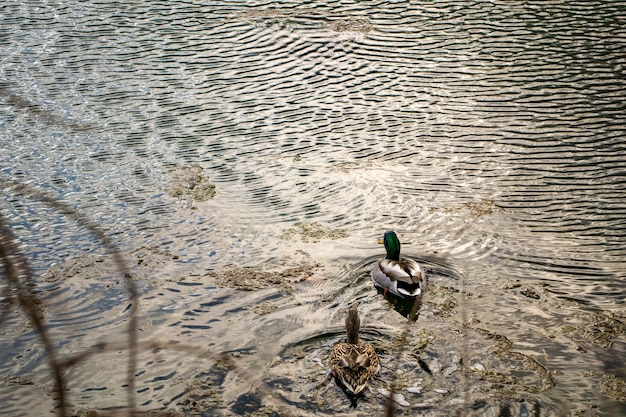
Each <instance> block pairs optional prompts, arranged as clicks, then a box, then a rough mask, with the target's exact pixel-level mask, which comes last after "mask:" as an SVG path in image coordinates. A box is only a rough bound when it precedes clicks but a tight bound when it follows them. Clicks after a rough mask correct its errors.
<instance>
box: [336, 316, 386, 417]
mask: <svg viewBox="0 0 626 417" xmlns="http://www.w3.org/2000/svg"><path fill="white" fill-rule="evenodd" d="M360 326H361V320H360V318H359V312H358V311H357V309H356V307H354V306H352V307H350V309H349V310H348V315H347V317H346V333H347V341H346V342H340V343H337V344H336V345H335V346H334V347H333V350H332V351H331V352H330V355H329V357H328V362H329V363H330V369H331V372H332V375H333V377H335V380H336V381H337V385H339V386H340V387H341V388H342V389H343V390H344V392H345V393H346V394H347V395H348V397H349V398H350V399H351V401H352V406H353V407H356V398H357V397H358V396H359V394H361V392H362V391H363V390H364V389H365V387H366V386H367V383H368V381H369V380H370V379H372V377H373V376H374V375H375V374H376V373H377V372H378V371H379V370H380V360H379V359H378V355H377V354H376V351H375V350H374V347H373V346H372V345H370V344H367V343H359V328H360Z"/></svg>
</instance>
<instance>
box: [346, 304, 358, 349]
mask: <svg viewBox="0 0 626 417" xmlns="http://www.w3.org/2000/svg"><path fill="white" fill-rule="evenodd" d="M360 327H361V319H360V318H359V311H358V310H357V309H356V307H355V306H352V307H350V309H349V310H348V315H347V316H346V331H347V333H348V340H347V341H348V343H350V344H352V345H356V344H358V343H359V328H360Z"/></svg>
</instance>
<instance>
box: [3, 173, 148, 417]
mask: <svg viewBox="0 0 626 417" xmlns="http://www.w3.org/2000/svg"><path fill="white" fill-rule="evenodd" d="M0 184H2V186H3V188H4V189H5V193H6V192H8V191H14V192H16V193H18V194H21V195H24V196H27V197H30V198H33V199H35V200H38V201H41V202H43V203H45V204H47V205H48V206H50V207H52V208H53V209H55V210H57V211H58V212H60V213H61V214H63V215H65V216H67V217H69V218H71V219H73V220H74V221H76V222H77V223H78V224H80V225H81V226H83V227H85V228H86V229H87V230H89V232H90V233H91V234H93V235H94V236H95V237H96V238H98V240H100V242H101V243H102V245H103V246H104V248H105V249H106V250H107V252H109V254H110V255H111V256H112V257H113V261H114V262H115V264H116V266H117V268H118V270H119V271H120V273H121V274H122V277H123V279H124V283H125V284H126V288H127V290H128V293H129V302H130V318H129V321H128V351H129V358H128V370H127V384H128V391H127V392H128V406H129V413H130V414H131V415H132V414H134V413H135V408H136V399H135V373H136V366H137V365H136V363H137V321H138V317H137V312H138V307H139V306H138V303H139V294H138V291H137V286H136V285H135V282H134V281H133V279H132V276H131V275H130V271H129V269H128V267H127V266H126V263H125V261H124V258H123V257H122V255H121V253H120V251H119V250H118V249H117V247H116V246H115V244H114V243H113V241H112V240H111V239H110V238H109V237H108V236H107V235H106V234H105V232H104V231H103V230H102V229H101V228H100V226H98V225H97V224H96V223H95V222H93V221H91V220H89V219H88V218H87V217H85V216H83V215H81V214H80V213H78V212H77V211H76V210H74V209H73V208H72V207H70V206H69V205H67V204H65V203H63V202H61V201H59V200H58V199H56V198H54V197H52V196H50V195H48V194H46V193H44V192H43V191H41V190H39V189H37V188H34V187H31V186H27V185H25V184H21V183H18V182H15V181H13V180H12V179H8V178H5V177H0ZM3 226H4V225H3ZM4 227H6V226H4ZM6 229H7V230H6V231H1V232H2V235H3V236H4V235H6V236H12V234H11V232H10V229H8V227H6ZM5 232H8V233H9V234H5ZM4 259H6V260H8V258H6V257H3V260H4ZM24 260H25V259H24ZM25 265H26V264H25ZM6 268H7V266H6V265H5V269H6ZM13 273H14V277H15V279H16V280H17V275H15V274H16V272H15V271H14V272H13ZM8 276H9V274H7V277H8ZM27 276H31V275H27ZM29 308H32V307H29ZM40 324H41V326H42V329H43V323H40ZM44 332H45V329H44ZM42 334H45V333H42ZM42 341H43V340H42ZM48 342H50V341H49V340H48ZM44 344H45V341H44ZM50 346H51V347H52V344H51V343H50ZM47 349H48V347H46V353H47V354H48V355H50V354H52V355H53V356H54V349H53V348H52V350H51V351H50V352H48V350H47ZM51 366H52V364H51ZM60 398H63V395H62V393H60Z"/></svg>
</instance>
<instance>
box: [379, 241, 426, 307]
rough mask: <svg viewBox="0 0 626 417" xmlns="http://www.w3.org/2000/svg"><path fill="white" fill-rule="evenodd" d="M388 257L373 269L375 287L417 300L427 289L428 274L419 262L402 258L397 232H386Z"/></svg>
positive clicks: (385, 242)
mask: <svg viewBox="0 0 626 417" xmlns="http://www.w3.org/2000/svg"><path fill="white" fill-rule="evenodd" d="M383 243H384V244H385V250H386V251H387V256H386V257H385V258H384V259H381V260H380V261H378V262H376V264H375V265H374V267H373V268H372V280H373V281H374V284H375V285H378V286H380V287H382V288H383V293H384V295H385V296H387V291H389V292H391V293H393V294H395V295H397V296H398V297H402V298H416V297H420V296H421V295H422V291H424V289H425V287H426V273H425V272H424V270H423V269H422V268H421V267H420V266H419V264H418V263H417V262H415V261H414V260H413V259H409V258H400V240H398V236H397V235H396V233H395V232H392V231H389V232H385V236H384V238H383Z"/></svg>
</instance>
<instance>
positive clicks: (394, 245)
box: [383, 230, 400, 261]
mask: <svg viewBox="0 0 626 417" xmlns="http://www.w3.org/2000/svg"><path fill="white" fill-rule="evenodd" d="M383 243H384V244H385V250H386V251H387V259H391V260H393V261H398V260H400V240H399V239H398V236H397V235H396V232H394V231H393V230H390V231H388V232H385V237H383Z"/></svg>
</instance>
